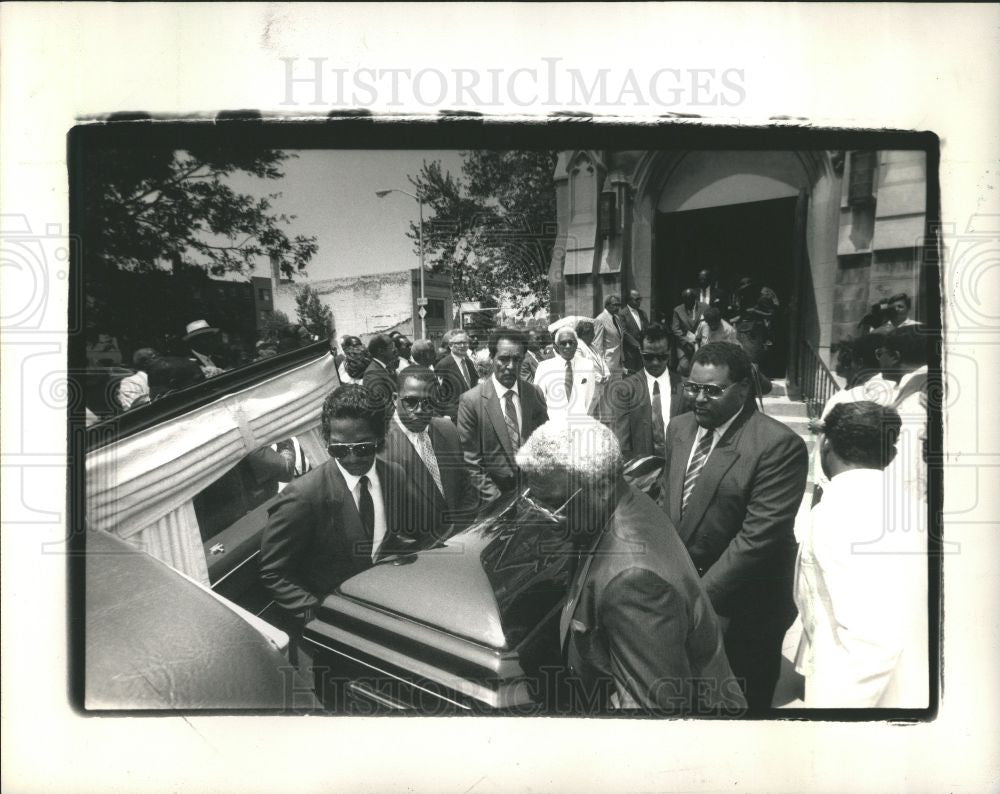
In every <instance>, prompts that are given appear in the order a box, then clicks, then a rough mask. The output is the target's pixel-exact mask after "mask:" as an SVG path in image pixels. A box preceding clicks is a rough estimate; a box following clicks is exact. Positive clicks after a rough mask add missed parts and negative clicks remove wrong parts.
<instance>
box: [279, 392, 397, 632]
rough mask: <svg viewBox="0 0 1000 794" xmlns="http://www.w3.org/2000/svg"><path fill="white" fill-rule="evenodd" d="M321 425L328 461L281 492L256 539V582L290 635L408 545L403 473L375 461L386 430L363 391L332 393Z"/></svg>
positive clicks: (324, 409)
mask: <svg viewBox="0 0 1000 794" xmlns="http://www.w3.org/2000/svg"><path fill="white" fill-rule="evenodd" d="M322 426H323V436H324V438H325V440H326V442H327V445H328V446H327V451H328V452H329V454H330V457H331V460H328V461H326V462H325V463H323V464H322V465H321V466H317V467H316V468H315V469H313V470H312V471H310V472H308V473H307V474H305V475H303V476H302V477H299V478H298V479H296V480H295V481H294V482H292V483H291V484H290V485H289V486H288V487H287V488H285V490H284V491H282V492H281V495H280V496H279V497H278V499H277V501H276V502H275V503H274V504H273V505H272V506H271V508H270V510H268V519H267V526H266V527H265V529H264V533H263V536H262V538H261V548H260V575H261V579H262V580H263V582H264V585H265V586H266V587H267V588H268V590H270V592H271V595H272V596H273V598H274V600H275V602H276V603H277V604H278V605H279V606H281V607H282V609H283V610H284V612H285V614H286V616H287V617H288V618H289V621H288V624H287V625H288V628H289V630H290V631H291V632H292V633H293V636H294V635H296V634H297V633H298V632H300V631H301V629H302V627H303V626H304V625H305V623H306V622H308V621H309V620H311V619H312V617H313V614H314V612H315V610H316V609H317V607H318V606H319V605H320V604H321V603H322V601H323V599H324V598H325V597H326V595H327V594H328V593H330V592H331V591H332V590H333V589H334V588H335V587H337V586H338V585H340V584H341V583H342V582H343V581H345V580H346V579H349V578H350V577H351V576H354V575H355V574H357V573H360V572H361V571H364V570H365V569H367V568H370V567H371V566H372V564H373V563H374V562H375V561H376V560H377V559H378V558H379V557H380V556H382V555H384V554H386V553H389V552H391V551H393V550H395V549H396V548H398V547H401V546H402V545H403V544H404V543H405V540H406V539H405V538H404V537H403V532H404V531H405V530H406V529H407V525H406V505H407V502H408V500H409V499H410V494H409V490H408V488H409V486H408V483H407V479H406V474H405V473H404V472H403V470H402V469H401V468H400V467H399V466H398V465H397V464H395V463H389V462H386V461H383V460H378V459H376V457H375V456H376V453H377V452H379V451H380V450H381V449H382V447H383V444H384V440H385V425H384V423H383V414H382V412H381V410H379V408H378V407H377V406H376V405H375V403H374V401H373V400H372V397H371V395H370V394H369V393H368V390H367V389H365V388H364V387H363V386H355V385H353V384H347V385H344V386H340V387H338V388H336V389H334V390H333V392H332V393H331V394H330V396H329V397H327V398H326V400H325V401H324V403H323V415H322Z"/></svg>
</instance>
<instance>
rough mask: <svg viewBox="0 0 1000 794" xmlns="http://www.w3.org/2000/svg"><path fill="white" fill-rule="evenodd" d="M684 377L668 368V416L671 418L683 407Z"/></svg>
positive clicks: (680, 411)
mask: <svg viewBox="0 0 1000 794" xmlns="http://www.w3.org/2000/svg"><path fill="white" fill-rule="evenodd" d="M683 383H684V379H683V378H682V377H681V376H680V375H678V374H677V373H676V372H674V371H673V370H670V417H671V418H673V417H675V416H677V415H678V414H680V413H682V409H683V407H684V388H683Z"/></svg>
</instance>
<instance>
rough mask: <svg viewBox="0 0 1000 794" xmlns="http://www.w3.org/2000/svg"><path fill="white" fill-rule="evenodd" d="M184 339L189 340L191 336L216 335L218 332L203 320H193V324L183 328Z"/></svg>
mask: <svg viewBox="0 0 1000 794" xmlns="http://www.w3.org/2000/svg"><path fill="white" fill-rule="evenodd" d="M184 330H185V332H186V333H185V334H184V338H185V339H190V338H191V337H193V336H200V335H201V334H217V333H218V332H219V329H218V328H213V327H212V326H210V325H209V324H208V323H207V322H205V321H204V320H195V321H194V322H191V323H188V324H187V325H186V326H185V328H184Z"/></svg>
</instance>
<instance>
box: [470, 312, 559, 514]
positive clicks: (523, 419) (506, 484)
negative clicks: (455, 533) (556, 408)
mask: <svg viewBox="0 0 1000 794" xmlns="http://www.w3.org/2000/svg"><path fill="white" fill-rule="evenodd" d="M526 346H527V342H526V340H525V337H524V333H523V332H522V331H519V330H517V329H514V328H497V329H495V330H494V331H493V332H492V333H491V334H490V339H489V351H490V358H491V359H492V360H493V375H492V376H491V377H490V378H489V379H484V380H483V381H482V382H480V383H479V384H478V385H477V386H476V387H475V388H473V389H470V390H469V391H467V392H465V394H463V395H462V397H461V400H460V402H459V406H458V434H459V436H460V437H461V439H462V451H463V453H464V456H465V462H466V464H467V465H468V466H469V469H470V475H471V477H472V483H473V487H474V488H475V490H476V492H477V494H478V497H479V504H480V505H481V506H485V505H487V504H488V503H490V502H492V501H494V500H495V499H496V498H497V497H499V496H500V495H501V494H504V493H509V492H511V491H513V490H514V489H515V488H517V487H518V469H517V464H516V463H515V460H514V456H515V455H516V454H517V450H518V449H519V448H520V446H521V444H523V443H524V442H525V441H526V440H527V438H528V437H529V436H530V435H531V434H532V433H533V432H534V431H535V428H536V427H538V426H539V425H541V424H543V423H544V422H547V421H548V419H549V416H548V413H547V412H546V409H545V399H544V398H543V397H542V395H541V393H540V392H539V391H538V389H536V388H535V387H534V386H532V385H531V384H530V383H523V382H521V380H520V378H519V377H518V375H519V373H520V371H521V363H522V362H523V360H524V351H525V348H526Z"/></svg>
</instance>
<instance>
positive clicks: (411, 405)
mask: <svg viewBox="0 0 1000 794" xmlns="http://www.w3.org/2000/svg"><path fill="white" fill-rule="evenodd" d="M399 404H400V405H402V406H403V407H404V408H405V409H406V410H407V411H416V410H422V411H429V410H431V408H433V407H434V403H433V401H432V400H431V399H430V397H400V398H399Z"/></svg>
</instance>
